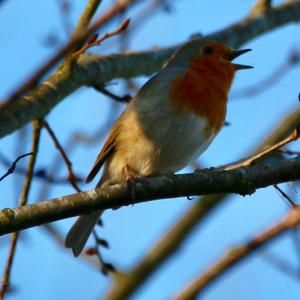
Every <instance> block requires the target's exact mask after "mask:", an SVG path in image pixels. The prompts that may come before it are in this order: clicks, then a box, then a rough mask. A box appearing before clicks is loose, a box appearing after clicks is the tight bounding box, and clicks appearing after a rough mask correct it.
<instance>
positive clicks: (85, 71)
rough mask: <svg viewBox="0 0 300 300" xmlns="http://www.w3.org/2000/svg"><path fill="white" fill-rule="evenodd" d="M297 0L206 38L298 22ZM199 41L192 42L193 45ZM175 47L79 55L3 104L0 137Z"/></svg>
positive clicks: (159, 61)
mask: <svg viewBox="0 0 300 300" xmlns="http://www.w3.org/2000/svg"><path fill="white" fill-rule="evenodd" d="M299 18H300V0H294V1H289V2H287V3H285V4H282V5H279V6H276V7H274V8H272V10H271V11H270V12H268V13H267V14H263V13H262V14H255V15H251V16H249V17H247V18H245V19H244V20H242V21H240V22H238V23H236V24H234V25H232V26H229V27H228V28H226V29H225V30H222V31H219V32H217V33H214V34H211V35H209V36H208V37H210V38H212V39H217V40H221V41H224V42H225V43H227V44H229V45H231V46H232V47H234V48H237V47H239V46H241V45H242V44H244V43H246V42H248V41H250V40H251V39H253V38H255V37H257V36H259V35H261V34H263V33H265V32H268V31H270V30H272V29H274V28H277V27H280V26H282V25H284V24H287V23H290V22H294V21H298V20H299ZM197 43H198V41H197V40H194V41H193V42H191V46H193V47H196V46H197ZM177 48H178V45H177V46H174V47H169V48H164V49H159V50H152V51H145V52H138V53H130V54H123V55H108V56H101V57H100V56H99V55H82V56H81V57H80V59H79V60H78V62H77V64H75V65H74V66H73V67H72V71H71V72H70V70H69V68H65V69H64V68H58V69H57V71H55V72H54V74H53V75H51V76H50V77H49V78H48V79H46V80H45V81H44V82H43V83H42V84H40V85H39V86H38V87H36V88H35V89H34V90H32V91H31V92H30V93H28V94H27V95H26V96H24V97H21V98H19V99H18V100H16V101H14V103H11V104H10V105H7V106H5V107H4V108H3V109H2V111H1V114H0V137H3V136H5V135H7V134H9V133H12V132H13V131H15V130H17V129H19V128H21V127H23V126H24V125H25V124H26V123H28V122H29V121H31V120H33V119H37V118H41V117H43V116H45V115H46V114H48V113H49V112H50V111H51V109H53V108H54V107H55V105H56V104H58V103H59V102H60V101H62V99H64V98H65V97H66V96H68V95H70V94H71V93H73V92H74V91H75V90H77V89H78V88H79V87H81V86H83V85H90V84H93V83H95V82H96V83H99V82H100V83H105V82H108V81H110V80H112V79H115V78H125V79H126V78H131V77H135V76H140V75H151V74H152V73H154V72H156V71H158V70H159V69H160V68H161V67H162V65H163V63H164V62H165V61H166V60H167V59H168V58H169V57H170V55H171V54H172V53H173V52H174V51H175V50H176V49H177Z"/></svg>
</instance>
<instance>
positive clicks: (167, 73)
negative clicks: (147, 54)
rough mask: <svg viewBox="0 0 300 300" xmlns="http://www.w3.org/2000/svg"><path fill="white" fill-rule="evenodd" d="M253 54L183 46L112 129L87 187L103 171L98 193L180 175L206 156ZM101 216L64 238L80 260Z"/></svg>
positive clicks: (202, 44) (201, 44)
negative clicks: (242, 60)
mask: <svg viewBox="0 0 300 300" xmlns="http://www.w3.org/2000/svg"><path fill="white" fill-rule="evenodd" d="M248 51H250V49H244V50H234V49H232V48H230V47H229V46H227V45H225V44H223V43H220V42H217V41H213V40H208V39H201V40H198V39H197V40H192V41H190V42H188V43H187V44H185V45H184V46H182V47H181V48H180V49H179V50H178V51H177V52H175V54H174V55H173V56H172V57H171V58H170V60H169V61H168V62H167V63H166V64H165V66H164V68H163V69H162V70H161V71H160V72H158V73H157V74H156V75H154V76H153V77H152V78H151V79H150V80H148V81H147V82H146V83H145V84H144V85H143V86H142V87H141V88H140V90H139V91H138V92H137V94H136V95H135V97H134V98H133V99H132V100H131V102H130V103H129V105H128V106H127V108H126V109H125V110H124V111H123V113H122V114H121V115H120V117H119V118H118V119H117V121H116V122H115V123H114V125H113V127H112V129H111V131H110V133H109V135H108V138H107V140H106V142H105V143H104V145H103V147H102V150H101V151H100V153H99V155H98V157H97V159H96V162H95V164H94V166H93V167H92V169H91V171H90V173H89V175H88V176H87V182H90V181H91V180H92V179H93V178H94V177H95V176H96V175H97V173H98V172H99V170H100V169H101V167H102V166H103V165H104V171H103V174H102V177H101V179H100V181H99V183H98V184H97V187H98V188H99V187H106V186H109V185H113V184H118V183H122V182H125V181H127V182H131V181H133V180H134V179H135V178H136V177H148V176H157V175H160V174H164V173H168V172H177V171H178V170H180V169H182V168H184V167H185V166H187V165H188V164H189V163H191V162H192V161H193V160H195V159H196V158H197V157H198V156H199V155H200V154H202V153H203V152H204V151H205V150H206V149H207V147H208V146H209V145H210V143H211V142H212V140H213V139H214V138H215V136H216V135H217V133H218V132H219V131H220V129H221V128H222V127H223V125H224V122H225V116H226V107H227V97H228V92H229V90H230V87H231V84H232V82H233V79H234V75H235V72H236V71H238V70H241V69H249V68H252V67H251V66H247V65H240V64H236V63H232V60H233V59H235V58H236V57H238V56H240V55H241V54H244V53H246V52H248ZM101 213H102V211H96V212H93V213H91V214H89V215H84V216H80V217H79V218H78V220H77V221H76V223H75V224H74V225H73V227H72V228H71V230H70V231H69V233H68V235H67V237H66V247H69V248H72V250H73V253H74V255H75V256H78V255H79V254H80V253H81V251H82V249H83V247H84V245H85V243H86V241H87V239H88V237H89V235H90V233H91V232H92V230H93V228H94V226H95V224H96V223H97V221H98V219H99V217H100V215H101Z"/></svg>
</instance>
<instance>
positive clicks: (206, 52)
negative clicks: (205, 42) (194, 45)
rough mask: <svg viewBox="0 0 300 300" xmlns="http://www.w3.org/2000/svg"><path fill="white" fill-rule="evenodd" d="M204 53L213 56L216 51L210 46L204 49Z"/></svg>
mask: <svg viewBox="0 0 300 300" xmlns="http://www.w3.org/2000/svg"><path fill="white" fill-rule="evenodd" d="M202 52H203V53H204V54H212V53H213V52H214V49H213V48H212V47H210V46H206V47H204V48H203V49H202Z"/></svg>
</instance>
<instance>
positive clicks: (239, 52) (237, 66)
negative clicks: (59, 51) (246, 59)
mask: <svg viewBox="0 0 300 300" xmlns="http://www.w3.org/2000/svg"><path fill="white" fill-rule="evenodd" d="M249 51H251V49H243V50H233V51H232V52H231V53H230V55H229V56H228V58H229V60H230V61H232V60H234V59H235V58H237V57H238V56H240V55H243V54H245V53H247V52H249ZM232 65H233V66H234V67H235V69H236V70H242V69H252V68H253V67H252V66H247V65H240V64H232Z"/></svg>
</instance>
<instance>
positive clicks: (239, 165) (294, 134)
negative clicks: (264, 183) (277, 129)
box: [224, 124, 300, 170]
mask: <svg viewBox="0 0 300 300" xmlns="http://www.w3.org/2000/svg"><path fill="white" fill-rule="evenodd" d="M299 129H300V124H298V126H297V128H296V129H295V130H294V131H293V132H292V133H291V134H290V135H289V136H288V137H287V138H285V139H284V140H282V141H280V142H278V143H276V144H275V145H272V146H270V147H268V148H266V149H264V150H262V151H260V152H258V153H257V154H255V155H252V156H251V157H249V158H247V159H245V160H242V161H241V162H237V163H234V164H231V165H228V166H225V167H224V170H233V169H237V168H242V167H248V166H251V165H252V164H253V163H255V162H256V161H258V160H260V159H262V158H264V157H266V156H268V155H269V154H270V153H271V152H273V151H275V150H278V149H280V148H282V147H283V146H285V145H287V144H289V143H291V142H293V141H296V140H297V139H298V138H299Z"/></svg>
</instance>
